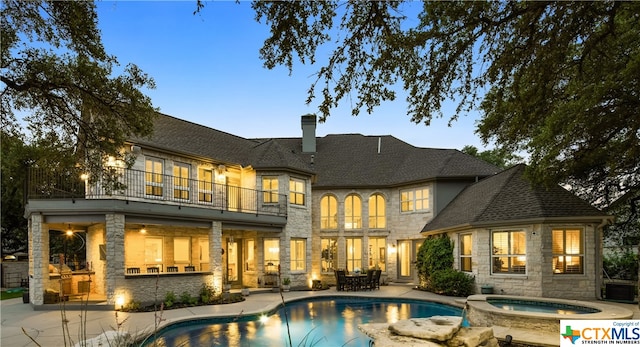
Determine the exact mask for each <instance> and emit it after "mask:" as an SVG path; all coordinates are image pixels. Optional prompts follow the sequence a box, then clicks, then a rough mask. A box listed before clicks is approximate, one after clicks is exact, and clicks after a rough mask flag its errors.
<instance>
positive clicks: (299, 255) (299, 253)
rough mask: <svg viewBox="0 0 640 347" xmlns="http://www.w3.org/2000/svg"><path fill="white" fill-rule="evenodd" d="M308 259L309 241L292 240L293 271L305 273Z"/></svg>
mask: <svg viewBox="0 0 640 347" xmlns="http://www.w3.org/2000/svg"><path fill="white" fill-rule="evenodd" d="M306 259H307V240H305V239H291V271H304V270H305V269H306V266H305V264H306Z"/></svg>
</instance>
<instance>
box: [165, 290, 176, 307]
mask: <svg viewBox="0 0 640 347" xmlns="http://www.w3.org/2000/svg"><path fill="white" fill-rule="evenodd" d="M176 301H177V298H176V294H175V293H174V292H173V291H170V292H167V293H166V294H165V295H164V306H165V307H167V308H168V307H171V306H173V304H175V303H176Z"/></svg>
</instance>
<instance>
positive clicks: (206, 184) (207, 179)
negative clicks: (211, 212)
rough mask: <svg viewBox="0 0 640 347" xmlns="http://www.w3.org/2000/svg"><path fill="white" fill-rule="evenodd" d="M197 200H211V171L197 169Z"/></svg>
mask: <svg viewBox="0 0 640 347" xmlns="http://www.w3.org/2000/svg"><path fill="white" fill-rule="evenodd" d="M198 201H200V202H212V201H213V171H212V170H210V169H198Z"/></svg>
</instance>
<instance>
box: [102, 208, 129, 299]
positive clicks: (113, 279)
mask: <svg viewBox="0 0 640 347" xmlns="http://www.w3.org/2000/svg"><path fill="white" fill-rule="evenodd" d="M105 219H106V231H105V234H106V248H107V272H106V275H105V278H106V291H107V293H106V294H107V303H108V304H109V305H115V304H116V296H117V295H119V294H122V293H118V292H117V291H118V290H119V289H118V287H117V283H118V281H119V282H120V283H122V282H123V281H124V222H125V218H124V215H123V214H115V213H110V214H107V215H106V216H105Z"/></svg>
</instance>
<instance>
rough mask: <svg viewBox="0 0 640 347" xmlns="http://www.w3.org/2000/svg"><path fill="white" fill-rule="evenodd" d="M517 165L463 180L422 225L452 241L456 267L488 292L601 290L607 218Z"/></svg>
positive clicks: (562, 294) (563, 294) (561, 294)
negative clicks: (479, 178)
mask: <svg viewBox="0 0 640 347" xmlns="http://www.w3.org/2000/svg"><path fill="white" fill-rule="evenodd" d="M524 172H525V165H524V164H520V165H516V166H514V167H512V168H510V169H508V170H505V171H503V172H501V173H499V174H497V175H494V176H491V177H488V178H485V179H484V180H482V181H480V182H478V183H476V184H473V185H470V186H468V187H467V188H466V189H464V190H463V191H462V192H460V194H458V196H456V197H455V198H454V199H453V200H452V201H451V202H450V203H449V205H447V206H446V207H445V208H444V209H443V210H442V211H441V212H440V213H439V214H438V215H437V216H435V217H434V218H433V219H432V220H431V221H429V222H428V223H427V224H426V225H425V226H424V228H423V229H422V234H423V235H425V236H429V235H438V234H446V235H448V236H449V238H450V239H451V240H453V242H454V252H455V258H454V259H455V260H454V266H455V267H456V268H458V269H459V270H460V271H465V272H468V273H469V274H471V275H473V276H475V280H476V285H477V287H478V288H477V292H481V288H480V287H481V286H488V287H492V288H493V291H494V293H497V294H509V295H526V296H539V297H552V298H568V299H594V298H599V297H600V291H601V285H602V228H603V226H604V225H606V224H607V223H608V222H609V221H610V219H611V217H610V216H607V215H606V214H605V213H603V212H601V211H600V210H598V209H596V208H594V207H593V206H591V205H590V204H588V203H587V202H585V201H583V200H581V199H579V198H578V197H576V196H575V195H573V194H572V193H570V192H569V191H567V190H565V189H564V188H562V187H560V186H553V187H543V186H534V185H532V184H531V183H530V182H529V181H527V180H526V178H525V177H524Z"/></svg>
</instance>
